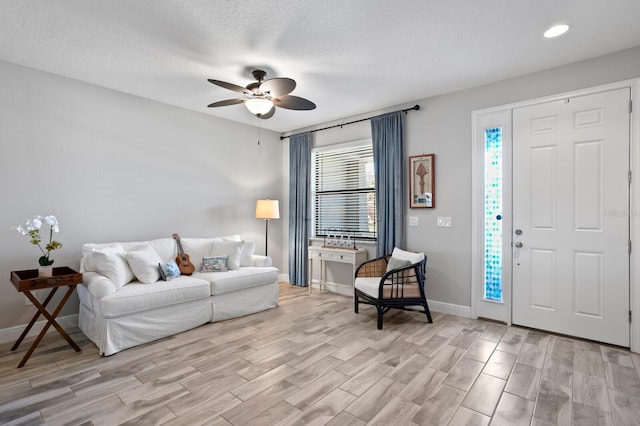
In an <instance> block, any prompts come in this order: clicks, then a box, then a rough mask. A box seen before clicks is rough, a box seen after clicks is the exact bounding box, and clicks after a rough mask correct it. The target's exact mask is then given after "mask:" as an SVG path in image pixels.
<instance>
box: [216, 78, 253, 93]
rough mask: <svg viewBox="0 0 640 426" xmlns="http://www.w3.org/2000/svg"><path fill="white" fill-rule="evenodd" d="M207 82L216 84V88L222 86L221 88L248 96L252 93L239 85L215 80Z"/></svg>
mask: <svg viewBox="0 0 640 426" xmlns="http://www.w3.org/2000/svg"><path fill="white" fill-rule="evenodd" d="M207 81H208V82H209V83H213V84H215V85H216V86H220V87H222V88H225V89H229V90H233V91H234V92H238V93H244V94H247V95H248V94H251V91H250V90H247V88H246V87H242V86H238V85H237V84H233V83H227V82H226V81H220V80H213V79H211V78H208V79H207Z"/></svg>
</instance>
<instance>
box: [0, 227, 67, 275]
mask: <svg viewBox="0 0 640 426" xmlns="http://www.w3.org/2000/svg"><path fill="white" fill-rule="evenodd" d="M42 225H49V227H50V232H49V243H47V244H46V245H45V246H44V248H43V247H42V245H41V243H42V237H41V235H40V228H41V227H42ZM12 229H15V230H16V231H18V232H19V233H20V234H22V235H29V238H30V242H31V244H33V245H35V246H37V247H38V249H40V251H41V252H42V256H40V258H39V259H38V263H39V264H40V266H49V265H51V264H52V263H53V260H52V259H50V258H49V256H50V254H51V251H53V250H58V249H59V248H62V244H60V242H58V241H54V240H53V233H54V232H59V231H60V224H59V223H58V219H57V218H56V217H55V216H53V215H47V216H41V215H36V216H34V217H33V219H29V220H26V221H25V222H24V224H22V225H17V226H14V227H12Z"/></svg>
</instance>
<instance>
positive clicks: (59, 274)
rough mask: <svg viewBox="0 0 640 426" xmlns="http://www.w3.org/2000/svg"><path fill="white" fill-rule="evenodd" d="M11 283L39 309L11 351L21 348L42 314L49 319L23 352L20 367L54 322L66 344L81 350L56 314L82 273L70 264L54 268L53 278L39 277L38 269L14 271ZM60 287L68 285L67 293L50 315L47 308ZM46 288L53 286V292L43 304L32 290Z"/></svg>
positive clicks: (77, 350) (80, 279)
mask: <svg viewBox="0 0 640 426" xmlns="http://www.w3.org/2000/svg"><path fill="white" fill-rule="evenodd" d="M11 282H12V283H13V286H14V287H15V288H16V290H18V291H19V292H21V293H24V295H25V296H26V297H27V298H28V299H29V300H30V301H31V303H33V306H35V307H36V308H37V309H38V312H36V313H35V315H34V316H33V318H32V319H31V322H29V325H27V328H25V329H24V331H23V332H22V334H21V335H20V337H19V338H18V340H17V341H16V343H15V344H14V345H13V347H12V348H11V350H12V351H15V350H16V349H18V346H20V343H22V341H23V340H24V338H25V337H26V335H27V333H29V330H31V327H33V325H34V324H35V323H36V321H37V320H38V318H39V317H40V314H42V315H44V317H45V318H46V319H47V323H46V324H45V326H44V327H43V328H42V331H40V334H38V337H37V338H36V340H35V341H34V342H33V344H32V345H31V347H30V348H29V350H28V351H27V353H26V354H25V355H24V358H22V361H20V364H18V368H22V367H24V365H25V364H26V363H27V360H28V359H29V357H31V354H32V353H33V351H34V350H35V349H36V347H37V346H38V345H39V344H40V341H41V340H42V338H43V337H44V335H45V334H46V333H47V330H48V329H49V326H51V325H53V327H54V328H55V329H56V330H57V331H58V333H60V335H61V336H62V337H64V339H65V340H66V341H67V343H69V345H70V346H71V347H72V348H73V349H75V351H76V352H80V347H79V346H78V345H77V344H76V342H74V341H73V339H71V337H69V335H68V334H67V332H66V331H64V329H63V328H62V327H61V326H60V324H58V322H57V321H56V317H57V316H58V314H59V313H60V311H61V310H62V308H63V307H64V305H65V303H67V301H68V300H69V297H70V296H71V294H72V293H73V290H75V288H76V286H77V285H78V284H80V283H81V282H82V274H81V273H78V272H76V271H74V270H73V269H71V268H69V267H66V266H63V267H60V268H53V276H51V277H38V270H37V269H28V270H25V271H13V272H11ZM60 287H67V292H66V294H65V295H64V297H63V298H62V300H60V303H59V304H58V307H57V308H56V309H55V311H53V314H51V313H49V312H48V311H47V309H46V308H47V305H48V304H49V302H50V301H51V299H52V298H53V295H54V294H56V292H57V291H58V289H59V288H60ZM43 289H51V291H50V292H49V295H48V296H47V298H46V299H45V301H44V303H42V304H41V303H40V302H39V301H38V299H37V298H36V297H35V296H34V295H33V293H31V291H32V290H43Z"/></svg>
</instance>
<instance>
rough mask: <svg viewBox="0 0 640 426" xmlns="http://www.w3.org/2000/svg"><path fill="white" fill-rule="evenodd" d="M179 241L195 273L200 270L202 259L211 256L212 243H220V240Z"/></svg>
mask: <svg viewBox="0 0 640 426" xmlns="http://www.w3.org/2000/svg"><path fill="white" fill-rule="evenodd" d="M180 241H181V242H182V248H183V249H184V252H185V254H188V255H189V260H190V261H191V263H192V264H193V266H194V267H195V268H196V271H200V270H202V259H203V258H205V257H209V256H211V248H212V247H213V242H214V241H220V242H222V238H181V239H180Z"/></svg>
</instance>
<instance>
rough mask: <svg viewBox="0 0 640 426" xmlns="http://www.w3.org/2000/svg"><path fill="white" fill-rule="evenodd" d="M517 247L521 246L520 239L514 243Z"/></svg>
mask: <svg viewBox="0 0 640 426" xmlns="http://www.w3.org/2000/svg"><path fill="white" fill-rule="evenodd" d="M514 245H515V246H516V247H517V248H520V247H522V243H521V242H520V241H518V242H517V243H515V244H514Z"/></svg>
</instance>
